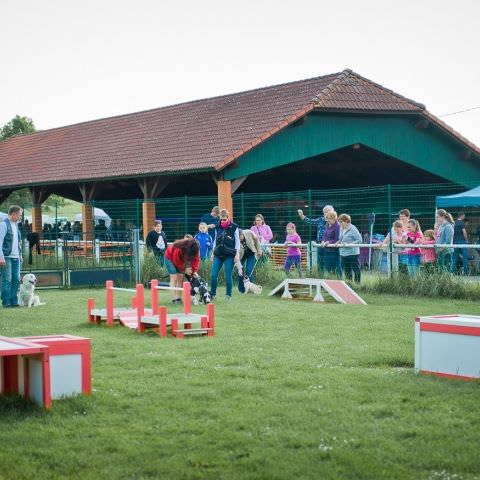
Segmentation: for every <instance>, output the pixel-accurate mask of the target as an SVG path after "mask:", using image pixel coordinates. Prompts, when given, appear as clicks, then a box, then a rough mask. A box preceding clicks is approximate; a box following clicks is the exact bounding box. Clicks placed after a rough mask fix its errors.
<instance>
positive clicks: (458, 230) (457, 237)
mask: <svg viewBox="0 0 480 480" xmlns="http://www.w3.org/2000/svg"><path fill="white" fill-rule="evenodd" d="M465 221H466V218H465V214H464V213H463V212H461V213H459V214H458V216H457V219H456V220H455V223H454V224H453V244H454V245H466V244H467V243H468V235H467V230H466V228H465ZM459 253H461V254H462V261H463V274H464V275H468V248H454V249H453V255H452V265H451V267H450V268H451V271H452V273H456V271H457V261H458V254H459Z"/></svg>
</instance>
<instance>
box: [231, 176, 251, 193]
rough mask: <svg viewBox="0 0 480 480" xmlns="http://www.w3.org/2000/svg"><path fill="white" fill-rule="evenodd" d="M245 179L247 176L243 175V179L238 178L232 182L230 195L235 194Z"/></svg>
mask: <svg viewBox="0 0 480 480" xmlns="http://www.w3.org/2000/svg"><path fill="white" fill-rule="evenodd" d="M247 178H248V175H245V176H244V177H238V178H236V179H235V180H232V193H235V192H236V191H237V190H238V189H239V188H240V187H241V186H242V184H243V182H245V180H246V179H247Z"/></svg>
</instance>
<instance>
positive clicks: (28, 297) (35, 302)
mask: <svg viewBox="0 0 480 480" xmlns="http://www.w3.org/2000/svg"><path fill="white" fill-rule="evenodd" d="M36 284H37V277H36V276H35V275H34V274H33V273H27V274H25V275H24V276H23V279H22V283H21V285H20V291H19V292H18V304H19V305H20V306H21V307H28V308H30V307H38V306H39V305H45V304H44V303H41V302H40V297H39V296H38V295H35V285H36Z"/></svg>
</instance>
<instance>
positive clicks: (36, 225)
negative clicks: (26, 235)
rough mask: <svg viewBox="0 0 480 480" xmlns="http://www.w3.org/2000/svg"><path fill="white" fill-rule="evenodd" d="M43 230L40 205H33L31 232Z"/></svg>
mask: <svg viewBox="0 0 480 480" xmlns="http://www.w3.org/2000/svg"><path fill="white" fill-rule="evenodd" d="M42 231H43V225H42V206H41V205H33V207H32V232H36V233H39V234H41V233H42Z"/></svg>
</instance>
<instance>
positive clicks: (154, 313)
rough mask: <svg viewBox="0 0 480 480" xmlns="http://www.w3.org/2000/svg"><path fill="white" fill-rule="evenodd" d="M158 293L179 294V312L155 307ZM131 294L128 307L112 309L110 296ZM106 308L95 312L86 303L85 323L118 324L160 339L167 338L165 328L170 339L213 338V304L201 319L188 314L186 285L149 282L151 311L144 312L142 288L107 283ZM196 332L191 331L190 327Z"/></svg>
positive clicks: (93, 307) (92, 307)
mask: <svg viewBox="0 0 480 480" xmlns="http://www.w3.org/2000/svg"><path fill="white" fill-rule="evenodd" d="M159 290H174V291H181V292H182V301H183V312H180V313H167V307H165V306H159V305H158V291H159ZM115 291H120V292H132V293H135V296H134V297H132V298H131V307H117V308H115V306H114V292H115ZM106 303H107V305H106V308H95V303H94V300H93V298H89V299H88V301H87V312H88V321H89V322H90V323H96V324H99V323H100V322H101V321H102V320H103V319H104V320H105V321H106V324H107V325H108V326H110V327H111V326H113V324H114V321H115V320H118V321H119V322H120V323H121V324H122V325H123V326H125V327H128V328H131V329H136V330H138V331H139V332H144V331H145V330H146V329H152V330H154V331H156V332H157V333H158V335H159V336H160V337H166V336H167V328H168V327H171V333H172V335H173V336H174V337H177V338H184V337H185V336H186V335H188V336H192V335H207V336H209V337H212V336H214V334H215V306H214V305H213V303H210V304H208V305H207V309H206V313H205V314H204V315H201V314H197V313H192V311H191V296H190V283H189V282H184V283H183V287H182V288H176V287H167V286H159V285H158V280H152V281H151V308H145V290H144V286H143V285H142V284H138V285H137V286H136V288H135V289H132V288H120V287H114V286H113V282H112V281H111V280H109V281H107V282H106ZM195 324H196V325H197V326H198V327H197V328H192V325H195Z"/></svg>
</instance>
